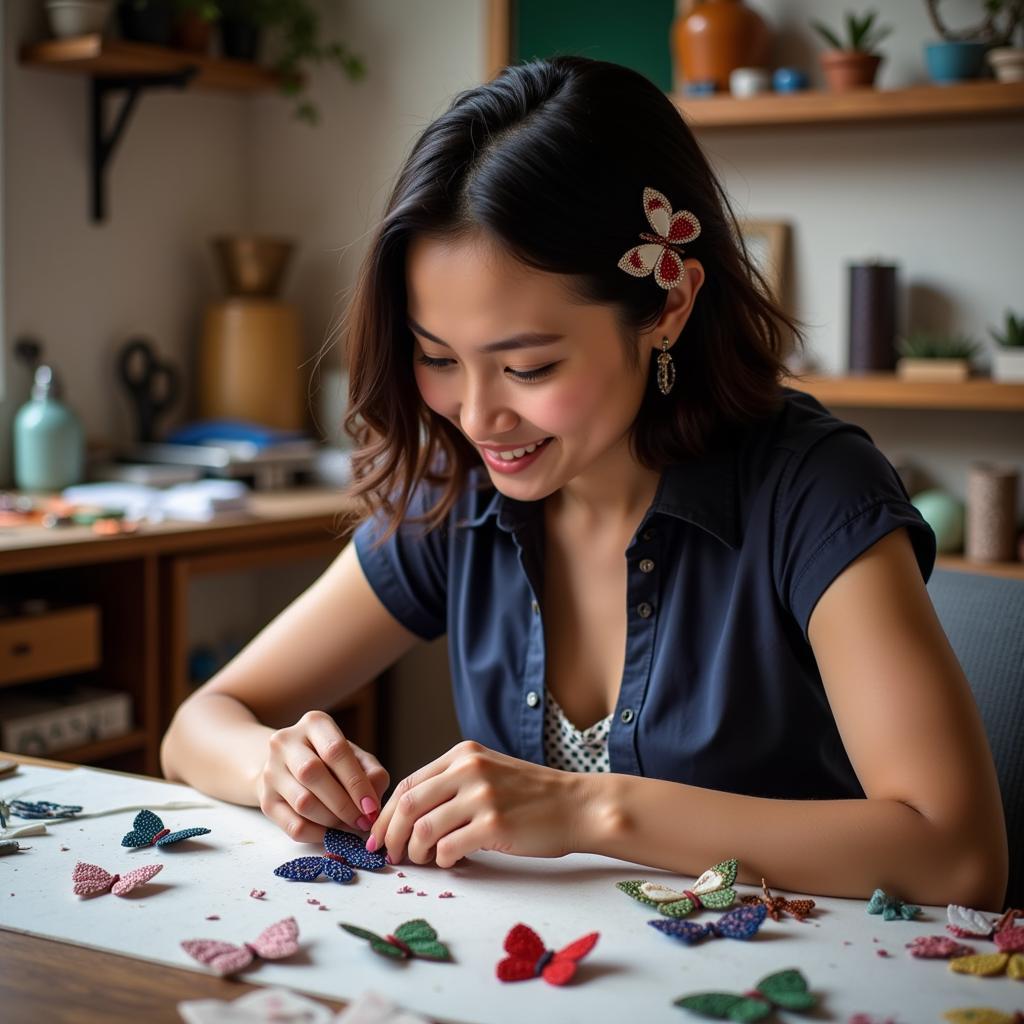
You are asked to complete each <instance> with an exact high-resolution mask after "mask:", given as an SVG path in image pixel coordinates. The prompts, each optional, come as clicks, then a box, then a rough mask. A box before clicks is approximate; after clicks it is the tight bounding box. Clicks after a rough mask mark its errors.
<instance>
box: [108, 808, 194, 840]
mask: <svg viewBox="0 0 1024 1024" xmlns="http://www.w3.org/2000/svg"><path fill="white" fill-rule="evenodd" d="M209 831H210V830H209V829H208V828H183V829H179V830H178V831H177V832H172V831H171V830H170V829H169V828H165V827H164V823H163V822H162V821H161V820H160V819H159V818H158V817H157V816H156V815H155V814H154V813H153V812H152V811H139V813H138V814H136V815H135V821H133V822H132V830H131V832H129V833H128V834H127V835H126V836H125V837H124V838H123V839H122V840H121V845H122V846H132V847H135V848H136V849H137V848H138V847H141V846H170V845H171V844H172V843H180V842H181V841H182V840H183V839H194V838H195V837H196V836H205V835H206V834H207V833H208V832H209Z"/></svg>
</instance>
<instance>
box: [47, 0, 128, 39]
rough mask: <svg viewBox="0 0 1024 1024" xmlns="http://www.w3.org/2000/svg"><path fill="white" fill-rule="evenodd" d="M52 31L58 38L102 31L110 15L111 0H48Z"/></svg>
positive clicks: (48, 14) (48, 15)
mask: <svg viewBox="0 0 1024 1024" xmlns="http://www.w3.org/2000/svg"><path fill="white" fill-rule="evenodd" d="M45 6H46V17H47V20H48V21H49V23H50V31H51V32H52V33H53V34H54V36H56V37H57V38H58V39H68V38H71V37H73V36H85V35H89V34H90V33H92V32H102V31H103V26H104V25H105V24H106V21H107V18H108V17H109V15H110V8H111V6H112V4H111V0H46V5H45Z"/></svg>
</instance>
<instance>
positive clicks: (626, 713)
mask: <svg viewBox="0 0 1024 1024" xmlns="http://www.w3.org/2000/svg"><path fill="white" fill-rule="evenodd" d="M619 718H620V719H622V723H623V725H629V723H630V722H632V721H633V709H632V708H623V709H622V714H621V715H619Z"/></svg>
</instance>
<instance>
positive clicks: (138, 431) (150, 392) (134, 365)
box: [118, 338, 179, 443]
mask: <svg viewBox="0 0 1024 1024" xmlns="http://www.w3.org/2000/svg"><path fill="white" fill-rule="evenodd" d="M118 371H119V373H120V376H121V382H122V383H123V384H124V386H125V387H126V388H127V389H128V393H129V396H130V397H131V399H132V401H133V402H134V404H135V435H136V440H137V441H139V442H142V443H148V442H150V441H153V440H154V439H155V438H154V424H155V421H156V418H157V417H158V416H160V415H162V414H163V413H164V412H166V411H167V410H168V409H169V408H170V407H171V406H172V405H174V403H175V402H176V401H177V400H178V389H179V388H178V385H179V379H178V371H177V370H176V369H175V368H174V367H173V366H171V364H170V363H165V362H162V361H161V360H159V359H158V358H157V356H156V352H154V350H153V346H152V345H150V343H149V342H148V341H146V340H145V338H133V339H132V340H131V341H129V342H128V343H127V344H126V345H125V346H124V348H122V349H121V354H120V356H119V357H118Z"/></svg>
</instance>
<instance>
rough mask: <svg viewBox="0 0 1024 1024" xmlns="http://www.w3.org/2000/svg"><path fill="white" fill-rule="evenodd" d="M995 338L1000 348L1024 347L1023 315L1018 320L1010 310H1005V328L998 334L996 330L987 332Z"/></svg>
mask: <svg viewBox="0 0 1024 1024" xmlns="http://www.w3.org/2000/svg"><path fill="white" fill-rule="evenodd" d="M988 333H989V334H990V335H992V337H993V338H994V339H995V342H996V344H997V345H999V346H1001V347H1002V348H1024V317H1021V318H1020V319H1019V320H1018V319H1017V317H1015V316H1014V315H1013V312H1012V311H1011V310H1009V309H1008V310H1007V311H1006V329H1005V330H1004V331H1003V333H1002V334H1000V333H999V332H998V331H993V330H990V331H989V332H988Z"/></svg>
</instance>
